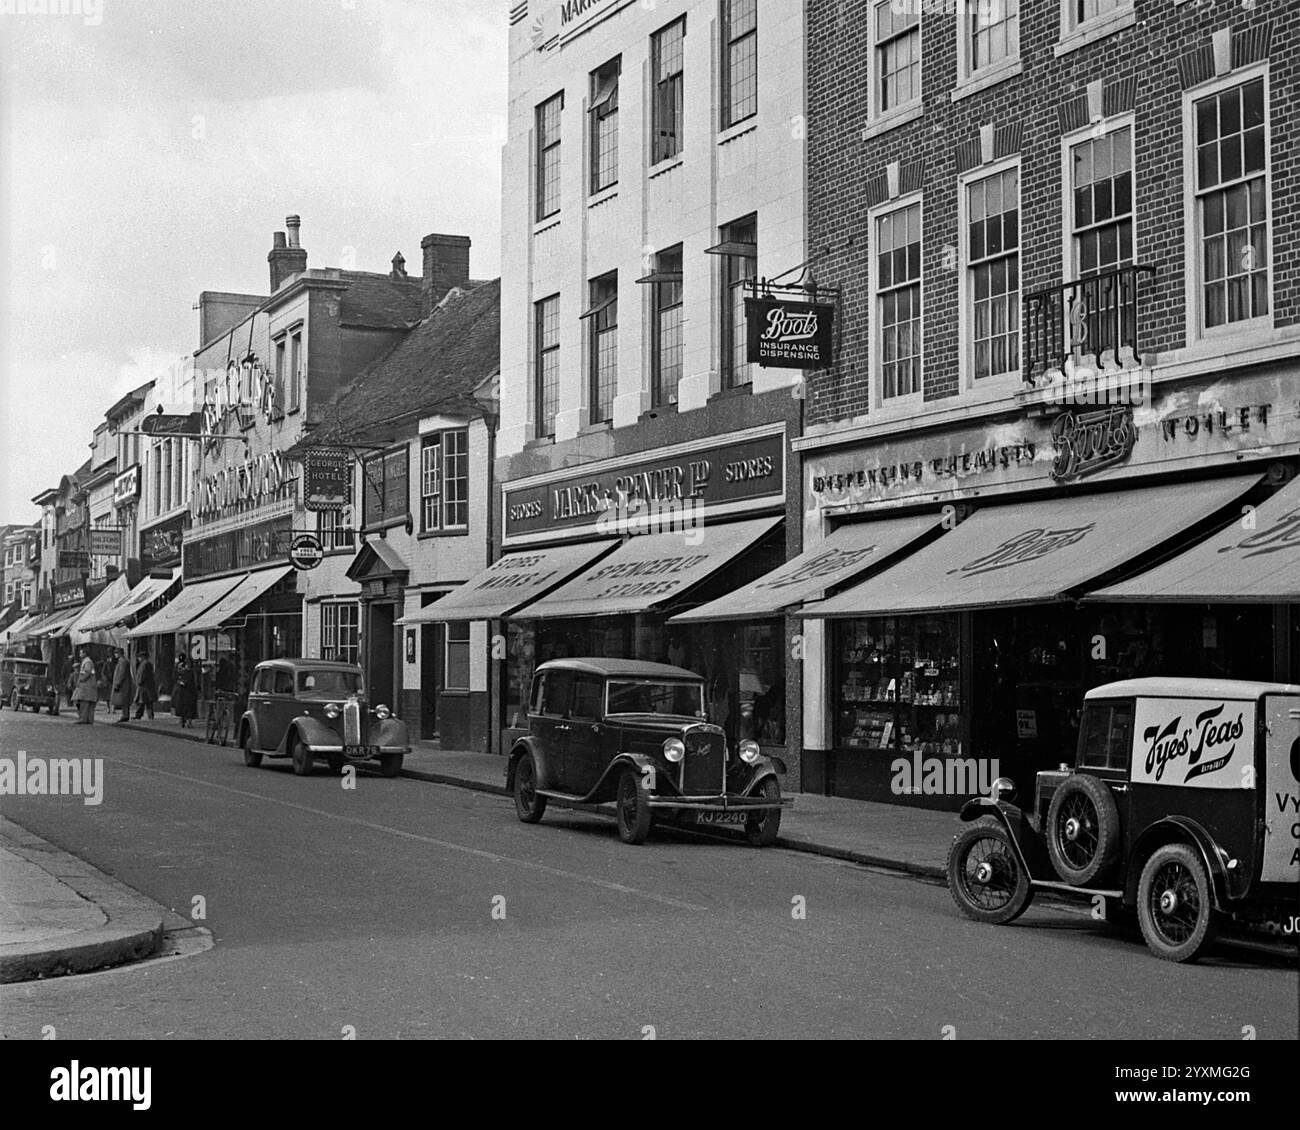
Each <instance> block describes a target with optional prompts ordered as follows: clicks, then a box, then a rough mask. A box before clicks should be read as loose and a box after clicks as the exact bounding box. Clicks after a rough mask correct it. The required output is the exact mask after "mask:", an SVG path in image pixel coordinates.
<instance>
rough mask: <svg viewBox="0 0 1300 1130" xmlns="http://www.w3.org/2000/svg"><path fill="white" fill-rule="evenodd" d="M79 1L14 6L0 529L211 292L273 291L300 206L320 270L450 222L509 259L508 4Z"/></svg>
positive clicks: (409, 248) (494, 259)
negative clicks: (504, 242) (279, 257)
mask: <svg viewBox="0 0 1300 1130" xmlns="http://www.w3.org/2000/svg"><path fill="white" fill-rule="evenodd" d="M24 6H25V5H24ZM42 6H45V5H44V4H42V3H36V2H35V0H33V3H32V4H31V7H33V8H39V7H42ZM50 6H51V7H52V8H53V9H54V10H55V12H57V11H59V9H60V6H61V5H60V3H59V0H53V2H52V4H51V5H50ZM66 6H68V7H71V8H73V9H75V10H76V11H75V12H74V14H69V15H61V14H49V15H37V14H32V13H28V14H25V15H24V14H0V63H2V64H3V73H2V75H0V272H3V283H4V286H3V293H2V294H0V445H2V446H0V475H2V480H0V524H3V523H6V522H23V523H28V522H33V521H35V520H36V519H37V517H38V513H37V510H36V508H35V507H34V506H33V505H32V504H31V501H30V500H31V498H32V496H33V495H34V494H36V493H38V492H39V491H40V490H42V489H44V488H46V487H48V486H54V485H56V484H57V482H58V479H59V476H60V475H62V474H64V473H65V472H69V471H73V470H75V469H76V468H77V467H78V466H79V465H80V464H81V463H83V462H84V461H85V459H86V457H87V456H88V455H89V450H88V444H89V442H90V438H91V433H92V431H93V429H94V427H95V425H96V424H97V423H98V422H100V421H101V420H102V419H103V414H104V411H105V409H107V408H108V407H109V406H110V405H111V404H112V403H113V402H114V401H115V400H117V399H118V398H119V397H120V396H121V395H122V394H123V393H125V392H127V391H129V390H130V389H131V388H133V387H135V386H137V385H139V384H143V383H144V382H145V381H147V380H150V379H152V378H153V377H154V376H155V375H156V374H157V372H158V370H159V368H160V366H162V367H165V366H166V365H167V364H168V363H169V362H170V361H171V359H173V358H174V357H176V356H177V355H178V354H182V353H188V352H193V350H194V349H195V348H196V347H197V345H198V323H197V317H198V315H197V312H196V311H195V310H193V309H192V307H193V305H194V303H195V301H196V300H197V298H198V295H199V292H200V291H202V290H230V291H240V292H245V293H253V294H264V293H266V289H267V285H268V282H267V263H266V253H267V252H268V251H269V250H270V247H271V234H272V232H273V231H278V230H283V228H284V217H285V216H286V215H288V214H290V213H295V212H296V213H298V214H300V215H301V216H302V244H303V246H304V247H305V248H306V249H307V252H308V266H309V267H334V266H345V267H355V268H356V269H358V270H374V271H387V270H389V269H390V266H389V261H390V260H391V259H392V257H393V254H394V252H396V251H399V250H400V251H401V252H402V254H403V255H405V257H406V262H407V270H408V271H410V272H411V273H412V274H416V273H418V272H419V270H420V238H421V236H423V235H424V234H426V233H427V232H431V231H441V232H451V233H461V234H465V235H469V236H470V237H471V238H472V239H473V241H474V244H473V253H472V259H471V271H472V273H473V274H474V276H475V277H477V278H491V277H495V276H496V275H497V274H499V273H500V262H499V259H500V250H499V247H500V237H499V228H500V206H499V195H500V176H501V146H502V145H503V144H504V140H505V106H506V32H507V27H506V14H507V11H506V9H507V5H506V3H505V0H71V2H70V3H69V4H68V5H66ZM3 7H4V8H14V7H18V5H16V4H6V5H3ZM97 9H99V11H98V12H97ZM77 12H79V13H80V14H77ZM97 14H98V17H99V18H98V21H97V22H96V15H97Z"/></svg>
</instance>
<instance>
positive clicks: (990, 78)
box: [949, 59, 1024, 102]
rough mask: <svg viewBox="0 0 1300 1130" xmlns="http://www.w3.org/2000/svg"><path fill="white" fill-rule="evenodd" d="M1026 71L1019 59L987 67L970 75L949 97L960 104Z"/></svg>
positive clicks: (959, 83)
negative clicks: (965, 99)
mask: <svg viewBox="0 0 1300 1130" xmlns="http://www.w3.org/2000/svg"><path fill="white" fill-rule="evenodd" d="M1023 71H1024V67H1023V66H1022V65H1021V62H1020V60H1019V59H1007V60H1006V61H1004V62H1001V63H998V64H996V65H995V66H992V67H985V68H984V69H983V70H980V71H976V72H975V73H974V74H972V75H968V76H967V77H966V78H964V79H962V80H961V81H960V82H958V83H957V86H956V87H955V88H954V89H953V92H952V94H951V95H950V96H949V97H950V98H951V99H952V101H954V102H960V101H961V100H962V99H963V98H969V97H970V96H971V95H972V94H978V93H979V92H980V91H981V90H988V89H989V87H991V86H997V85H998V83H1001V82H1006V81H1007V79H1009V78H1015V77H1016V76H1017V75H1019V74H1021V73H1022V72H1023Z"/></svg>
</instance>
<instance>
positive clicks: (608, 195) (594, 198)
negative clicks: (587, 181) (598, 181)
mask: <svg viewBox="0 0 1300 1130" xmlns="http://www.w3.org/2000/svg"><path fill="white" fill-rule="evenodd" d="M617 199H618V184H617V182H615V183H614V184H611V185H610V186H609V187H608V188H602V189H601V190H600V191H599V192H593V193H592V194H591V195H590V196H589V197H588V198H587V207H588V208H598V207H599V206H600V205H602V204H607V203H608V202H609V201H611V200H617Z"/></svg>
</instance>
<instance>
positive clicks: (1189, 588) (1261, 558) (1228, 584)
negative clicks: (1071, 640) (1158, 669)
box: [1088, 479, 1300, 604]
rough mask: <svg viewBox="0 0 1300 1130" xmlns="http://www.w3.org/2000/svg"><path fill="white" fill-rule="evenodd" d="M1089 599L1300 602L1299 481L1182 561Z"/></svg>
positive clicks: (1200, 544) (1187, 552) (1176, 559)
mask: <svg viewBox="0 0 1300 1130" xmlns="http://www.w3.org/2000/svg"><path fill="white" fill-rule="evenodd" d="M1088 599H1089V600H1113V601H1164V602H1176V603H1181V604H1202V603H1204V604H1212V603H1215V602H1218V601H1224V602H1230V601H1242V602H1256V603H1262V604H1294V603H1300V479H1295V480H1293V481H1292V482H1290V483H1288V484H1287V485H1286V486H1285V487H1283V488H1282V489H1281V490H1280V491H1278V492H1277V494H1275V495H1273V496H1272V497H1271V498H1268V499H1266V500H1265V501H1264V502H1262V503H1260V504H1259V506H1257V507H1256V508H1255V510H1254V512H1253V514H1251V515H1250V522H1249V528H1246V527H1245V526H1243V524H1242V521H1241V520H1238V521H1234V522H1233V523H1232V524H1231V525H1230V526H1228V527H1227V529H1224V530H1220V531H1219V532H1218V533H1217V534H1215V535H1214V536H1213V537H1210V538H1207V539H1206V540H1205V541H1202V542H1198V543H1197V544H1196V545H1194V546H1192V548H1191V549H1188V550H1185V551H1184V552H1183V553H1180V554H1179V555H1178V556H1177V557H1174V558H1172V559H1171V560H1169V561H1166V562H1164V564H1162V565H1157V566H1156V567H1155V568H1154V569H1149V570H1147V572H1145V573H1140V574H1139V575H1138V576H1136V577H1133V578H1132V579H1131V580H1127V581H1124V582H1122V583H1121V584H1118V585H1110V586H1108V587H1107V588H1104V589H1098V590H1097V591H1096V592H1094V593H1092V594H1090V595H1089V596H1088Z"/></svg>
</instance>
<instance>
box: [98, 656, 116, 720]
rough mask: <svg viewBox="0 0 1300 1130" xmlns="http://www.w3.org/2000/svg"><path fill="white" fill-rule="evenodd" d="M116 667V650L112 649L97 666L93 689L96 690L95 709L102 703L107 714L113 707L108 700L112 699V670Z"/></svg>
mask: <svg viewBox="0 0 1300 1130" xmlns="http://www.w3.org/2000/svg"><path fill="white" fill-rule="evenodd" d="M116 666H117V649H116V648H113V649H111V650H110V651H109V653H108V655H107V656H106V657H105V659H104V660H103V661H102V662H101V663H100V664H99V675H98V678H97V680H96V683H95V688H96V694H95V697H96V699H97V701H96V703H95V706H96V709H98V707H99V703H100V702H102V703H103V704H104V705H105V706H107V707H108V709H109V713H112V711H113V707H112V704H111V701H110V700H111V699H112V697H113V670H114V668H116Z"/></svg>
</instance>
